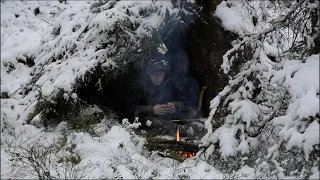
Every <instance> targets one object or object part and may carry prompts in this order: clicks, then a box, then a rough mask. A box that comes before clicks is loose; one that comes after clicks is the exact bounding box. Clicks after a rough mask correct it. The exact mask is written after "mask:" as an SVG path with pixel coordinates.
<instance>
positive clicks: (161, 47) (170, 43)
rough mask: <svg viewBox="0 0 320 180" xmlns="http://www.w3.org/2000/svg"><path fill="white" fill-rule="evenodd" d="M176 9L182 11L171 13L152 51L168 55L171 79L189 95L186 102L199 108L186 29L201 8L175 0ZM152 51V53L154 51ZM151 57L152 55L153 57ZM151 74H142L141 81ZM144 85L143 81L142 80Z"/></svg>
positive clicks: (159, 32)
mask: <svg viewBox="0 0 320 180" xmlns="http://www.w3.org/2000/svg"><path fill="white" fill-rule="evenodd" d="M172 4H173V6H174V8H177V9H179V10H180V11H179V14H178V15H176V16H173V17H172V16H170V14H169V13H168V12H167V13H166V17H165V22H164V24H165V25H164V27H163V28H162V29H160V30H159V31H158V32H157V33H156V35H155V36H156V37H154V38H155V43H157V47H158V48H155V49H154V50H153V49H152V50H151V51H157V52H159V53H162V54H164V56H165V58H166V60H167V61H168V62H169V64H170V69H171V70H170V73H168V74H167V76H168V77H169V78H171V80H172V81H173V83H175V84H176V85H177V86H178V88H179V89H180V91H182V92H183V93H184V96H185V97H187V98H186V99H185V100H184V103H185V104H186V105H187V106H188V107H191V108H193V109H195V110H196V109H197V106H198V95H199V87H198V83H197V81H196V80H195V78H194V77H193V76H192V74H191V73H190V72H189V57H188V54H187V52H186V43H187V42H186V38H185V34H186V30H187V28H188V27H189V26H190V25H191V24H192V23H194V22H195V20H196V19H197V18H198V17H199V15H198V11H199V8H198V7H197V6H196V5H195V4H194V3H192V2H189V1H186V0H172ZM150 54H152V53H150ZM146 57H148V60H147V61H149V60H151V59H152V58H151V57H149V56H146ZM148 80H150V77H149V76H148V75H147V74H146V73H145V72H143V73H142V74H139V78H138V81H136V82H145V81H148ZM140 84H141V83H140Z"/></svg>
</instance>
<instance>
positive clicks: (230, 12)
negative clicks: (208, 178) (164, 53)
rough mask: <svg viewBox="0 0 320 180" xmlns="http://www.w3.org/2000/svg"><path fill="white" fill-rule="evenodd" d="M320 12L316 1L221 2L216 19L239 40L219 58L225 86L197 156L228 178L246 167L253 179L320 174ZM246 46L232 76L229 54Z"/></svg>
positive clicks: (233, 57) (210, 118) (231, 62)
mask: <svg viewBox="0 0 320 180" xmlns="http://www.w3.org/2000/svg"><path fill="white" fill-rule="evenodd" d="M318 7H319V2H318V1H299V2H288V1H286V2H274V1H259V2H256V1H252V2H251V1H250V2H249V1H245V2H241V1H223V2H222V3H221V4H220V5H219V6H218V7H217V10H216V11H215V16H217V17H218V18H219V19H221V21H222V25H223V26H224V27H225V28H226V29H227V30H229V31H232V32H235V33H237V34H238V35H239V37H238V38H237V39H236V40H234V41H233V48H232V49H230V50H229V51H228V52H227V53H226V54H225V55H224V57H223V60H224V62H223V64H222V65H221V68H222V69H223V70H224V72H225V73H226V74H229V75H230V76H229V77H230V80H229V85H228V86H226V87H225V88H224V90H223V91H221V92H220V93H219V94H218V96H216V97H215V98H214V99H213V100H212V101H211V107H210V108H211V112H210V115H209V118H208V120H207V121H206V128H207V130H208V133H207V134H206V135H205V136H204V137H203V139H202V142H203V143H202V145H203V146H204V147H206V148H205V149H204V151H203V153H201V154H200V156H199V157H201V158H205V159H207V160H208V161H209V162H211V163H214V164H215V165H216V166H217V167H219V168H220V169H221V170H223V171H225V172H227V173H231V172H232V171H236V170H238V169H241V168H242V167H243V166H244V165H248V166H249V167H252V168H254V169H255V173H254V174H255V178H276V177H277V178H284V177H285V176H289V177H299V178H308V177H309V176H310V175H312V174H314V173H315V174H317V173H319V170H318V169H317V168H316V167H318V166H319V162H318V160H319V158H320V157H319V68H318V67H319V54H315V55H313V53H314V50H313V49H314V48H319V46H318V47H316V39H317V38H318V36H319V29H318V28H316V26H317V25H319V22H314V18H317V17H318V16H319V14H313V12H314V11H316V9H317V8H318ZM299 23H300V24H299ZM301 23H302V24H301ZM298 24H299V25H298ZM246 44H247V45H250V46H251V47H252V48H253V57H252V59H247V60H246V61H245V62H244V63H243V64H241V70H240V72H239V73H236V74H235V75H234V74H232V72H230V70H231V69H232V66H234V64H233V61H234V59H236V58H237V57H236V55H234V54H232V53H233V52H234V51H236V50H238V49H242V48H244V45H246Z"/></svg>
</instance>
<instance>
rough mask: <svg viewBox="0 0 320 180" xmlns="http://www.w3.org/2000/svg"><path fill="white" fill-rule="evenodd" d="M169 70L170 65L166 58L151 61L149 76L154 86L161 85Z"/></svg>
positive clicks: (148, 69)
mask: <svg viewBox="0 0 320 180" xmlns="http://www.w3.org/2000/svg"><path fill="white" fill-rule="evenodd" d="M169 70H170V68H169V63H168V62H167V61H166V60H165V59H164V58H160V59H159V58H158V59H153V60H151V63H150V64H149V66H148V67H147V74H148V75H149V76H150V79H151V81H152V83H153V84H154V85H160V84H161V83H162V82H163V80H164V77H165V74H166V73H167V71H169Z"/></svg>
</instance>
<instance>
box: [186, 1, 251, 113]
mask: <svg viewBox="0 0 320 180" xmlns="http://www.w3.org/2000/svg"><path fill="white" fill-rule="evenodd" d="M198 3H199V5H204V11H203V12H202V15H201V16H202V18H200V19H198V21H197V22H196V23H195V24H193V25H192V26H191V27H190V28H189V29H188V31H187V34H186V39H187V40H186V41H187V45H186V47H187V52H188V55H189V57H190V62H189V65H190V66H189V67H190V71H191V72H192V73H193V74H194V76H195V77H196V79H197V80H198V82H199V85H200V88H201V87H203V86H206V87H207V90H206V92H205V93H204V97H203V104H202V107H203V108H202V111H203V116H204V117H207V116H208V114H209V107H210V101H211V100H212V99H213V97H214V96H216V95H217V93H218V92H219V91H221V90H222V89H223V88H224V87H225V86H226V85H227V84H228V75H231V76H233V75H235V74H237V72H239V70H240V69H239V67H240V66H239V65H241V64H242V63H244V62H245V60H246V59H249V58H250V57H252V53H251V51H250V50H251V48H250V47H248V46H245V48H244V49H243V50H241V51H237V52H236V53H237V54H238V57H237V58H236V59H235V60H234V63H233V64H234V65H233V67H232V68H231V71H230V72H229V74H228V75H227V74H224V73H223V71H222V70H221V64H222V62H223V60H222V56H223V55H224V54H225V53H226V52H227V51H228V50H229V49H231V48H232V45H231V41H232V40H233V39H236V36H237V35H236V34H234V33H232V32H229V31H226V30H225V29H224V28H223V27H222V25H221V24H220V20H219V19H218V18H216V17H214V16H213V14H214V11H215V9H216V6H217V5H218V4H219V3H220V1H217V0H212V1H206V2H204V1H199V2H198Z"/></svg>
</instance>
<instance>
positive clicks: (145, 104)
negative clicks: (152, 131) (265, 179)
mask: <svg viewBox="0 0 320 180" xmlns="http://www.w3.org/2000/svg"><path fill="white" fill-rule="evenodd" d="M130 96H131V97H130V98H131V101H129V103H130V105H129V109H128V111H129V112H131V114H132V115H133V116H134V117H147V118H149V119H150V120H151V119H153V118H157V119H166V120H169V119H172V118H176V117H178V116H179V113H180V112H181V111H183V110H184V109H185V103H184V101H185V99H186V97H185V96H184V94H183V92H182V91H181V90H180V89H179V88H178V86H177V85H176V84H175V83H174V82H173V81H172V80H171V79H170V78H165V79H164V81H163V82H162V83H161V84H160V85H158V86H156V85H154V84H153V83H152V82H151V80H150V79H149V78H148V80H146V81H144V82H142V83H137V84H136V85H135V86H134V87H133V91H132V93H131V95H130ZM168 102H172V103H174V104H175V107H176V113H173V114H167V115H155V114H154V113H153V107H154V106H155V105H157V104H167V103H168Z"/></svg>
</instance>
